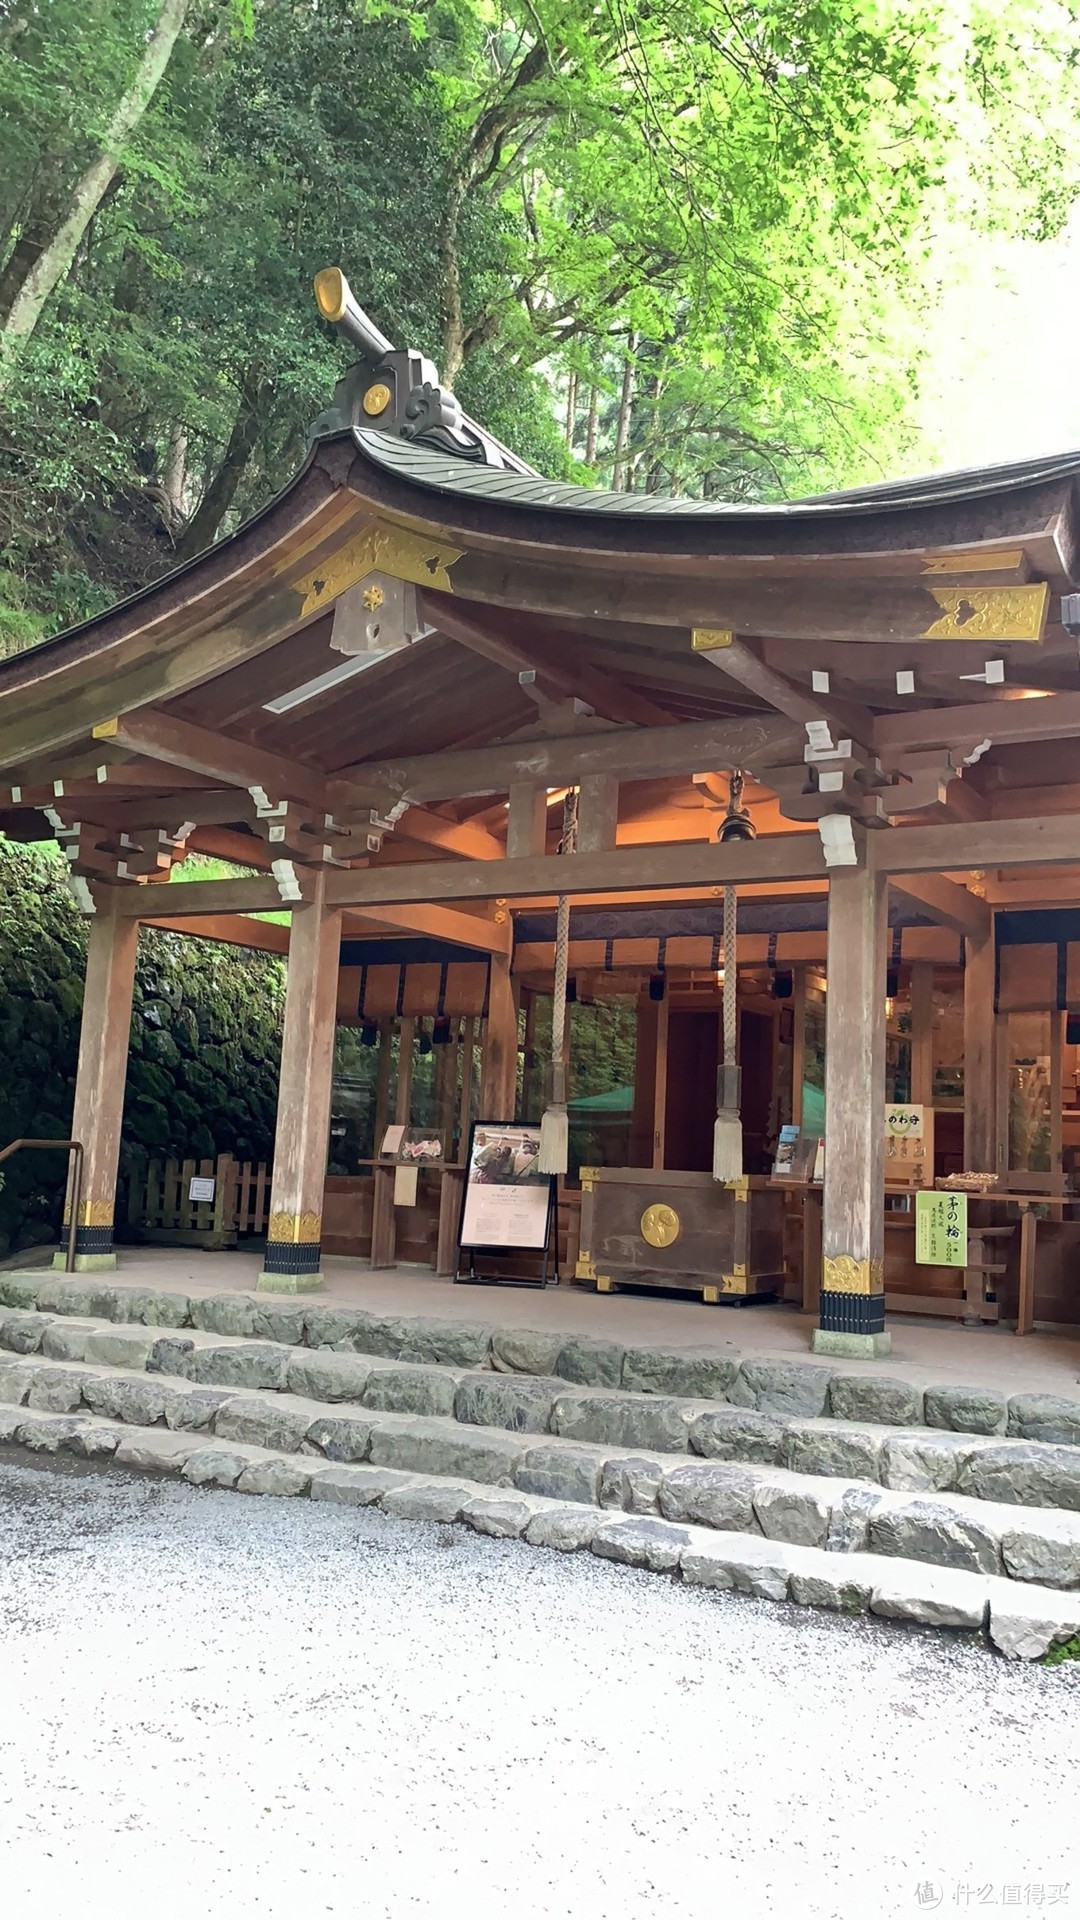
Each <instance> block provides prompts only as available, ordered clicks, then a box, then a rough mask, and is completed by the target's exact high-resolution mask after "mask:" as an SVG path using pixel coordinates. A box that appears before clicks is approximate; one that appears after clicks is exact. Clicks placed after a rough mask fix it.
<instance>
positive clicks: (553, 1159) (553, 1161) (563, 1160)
mask: <svg viewBox="0 0 1080 1920" xmlns="http://www.w3.org/2000/svg"><path fill="white" fill-rule="evenodd" d="M569 1160H570V1116H569V1114H568V1113H567V1110H566V1108H565V1107H555V1106H551V1107H545V1109H544V1114H543V1118H542V1119H541V1121H540V1151H539V1153H538V1154H537V1156H536V1170H537V1172H538V1173H565V1172H566V1169H567V1166H568V1165H569Z"/></svg>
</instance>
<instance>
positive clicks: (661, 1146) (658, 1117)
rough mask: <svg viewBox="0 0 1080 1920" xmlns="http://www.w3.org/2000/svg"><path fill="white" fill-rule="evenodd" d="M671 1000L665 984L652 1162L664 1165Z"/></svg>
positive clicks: (658, 1031)
mask: <svg viewBox="0 0 1080 1920" xmlns="http://www.w3.org/2000/svg"><path fill="white" fill-rule="evenodd" d="M670 1018H671V1000H670V998H669V996H668V993H667V988H666V984H665V990H664V997H663V999H662V1000H661V1002H660V1004H659V1006H658V1007H657V1009H656V1066H655V1072H654V1078H653V1137H652V1163H653V1166H654V1167H662V1166H663V1165H664V1154H665V1152H666V1149H667V1093H668V1023H669V1021H670Z"/></svg>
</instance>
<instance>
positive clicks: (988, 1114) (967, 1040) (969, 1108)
mask: <svg viewBox="0 0 1080 1920" xmlns="http://www.w3.org/2000/svg"><path fill="white" fill-rule="evenodd" d="M964 950H965V966H964V1170H965V1172H967V1173H994V1172H996V1171H997V1165H998V1155H997V1069H996V1065H995V1059H994V1055H995V1051H996V1049H995V1046H994V1039H995V1028H996V1019H995V1015H994V968H995V957H994V932H993V926H992V925H991V928H990V931H989V932H988V933H985V934H983V935H981V936H979V937H974V936H972V935H971V934H969V935H968V937H967V940H966V942H965V949H964Z"/></svg>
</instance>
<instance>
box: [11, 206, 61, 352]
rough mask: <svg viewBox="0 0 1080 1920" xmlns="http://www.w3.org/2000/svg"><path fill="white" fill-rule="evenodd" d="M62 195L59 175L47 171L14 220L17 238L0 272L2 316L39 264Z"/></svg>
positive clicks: (51, 230) (55, 220)
mask: <svg viewBox="0 0 1080 1920" xmlns="http://www.w3.org/2000/svg"><path fill="white" fill-rule="evenodd" d="M61 205H62V195H61V192H60V189H59V187H58V185H57V181H56V177H55V175H54V174H53V173H52V171H51V170H48V171H46V173H45V175H44V177H43V178H42V179H41V180H39V182H38V184H37V186H36V187H35V189H34V191H33V193H32V194H31V195H30V198H29V200H28V201H27V203H26V205H25V207H24V208H21V209H20V212H19V214H18V215H17V216H16V220H15V222H13V224H15V225H17V227H18V238H17V240H16V241H15V245H14V246H13V247H12V249H11V252H10V253H9V254H8V257H7V260H6V261H5V263H4V270H3V272H2V273H0V316H2V317H3V318H6V316H7V315H8V313H10V311H11V307H12V304H13V302H14V300H15V297H16V295H17V294H18V291H19V288H20V287H21V286H22V284H23V282H24V280H25V279H26V277H27V275H28V274H29V273H30V272H31V271H32V270H33V268H34V267H35V266H36V265H37V262H38V261H39V259H40V258H41V255H42V252H43V250H44V248H45V247H46V246H47V245H48V242H49V236H50V235H51V234H52V233H53V231H54V230H55V227H56V222H57V219H58V217H59V214H60V209H61Z"/></svg>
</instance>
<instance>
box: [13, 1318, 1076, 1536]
mask: <svg viewBox="0 0 1080 1920" xmlns="http://www.w3.org/2000/svg"><path fill="white" fill-rule="evenodd" d="M291 1311H293V1312H295V1311H297V1310H296V1309H291ZM327 1330H333V1329H332V1328H331V1329H327ZM0 1349H7V1350H8V1351H9V1352H15V1353H21V1354H28V1353H36V1352H41V1353H42V1354H44V1355H46V1356H48V1357H49V1358H52V1359H56V1360H69V1361H79V1360H83V1359H86V1360H88V1361H90V1362H92V1363H93V1364H95V1365H98V1366H120V1367H124V1366H127V1367H136V1368H143V1367H145V1368H146V1369H148V1370H150V1371H153V1372H161V1373H166V1374H170V1375H175V1376H178V1377H182V1378H186V1379H189V1380H193V1381H195V1382H197V1383H200V1384H202V1385H205V1386H212V1387H221V1386H225V1387H237V1388H258V1389H271V1390H275V1391H291V1392H293V1393H298V1394H299V1395H301V1396H302V1397H303V1398H305V1399H309V1400H320V1401H326V1402H328V1403H346V1402H347V1403H351V1404H353V1405H355V1406H357V1407H363V1408H364V1409H365V1410H371V1409H374V1410H376V1411H383V1412H396V1413H410V1414H417V1415H422V1416H433V1417H436V1418H445V1419H454V1420H457V1421H459V1422H460V1423H462V1424H464V1425H471V1426H481V1427H494V1428H502V1429H505V1430H506V1431H508V1432H511V1433H535V1434H551V1435H553V1436H554V1437H556V1438H558V1439H563V1440H574V1441H578V1442H582V1443H584V1444H586V1445H593V1446H607V1447H623V1448H635V1449H639V1450H644V1451H646V1452H649V1453H674V1454H691V1455H696V1456H700V1457H702V1458H705V1459H713V1460H728V1461H732V1462H737V1463H744V1464H748V1465H768V1466H777V1467H784V1468H786V1469H788V1470H789V1471H791V1472H795V1473H805V1474H818V1475H824V1476H826V1477H840V1478H844V1479H854V1480H862V1481H868V1482H870V1483H872V1484H873V1485H876V1486H884V1487H888V1488H890V1489H892V1490H894V1491H898V1492H920V1491H921V1492H933V1493H958V1494H963V1495H966V1496H969V1497H970V1498H972V1499H977V1500H979V1499H981V1500H994V1501H1003V1502H1007V1503H1012V1504H1015V1505H1018V1506H1028V1507H1053V1508H1061V1509H1064V1510H1068V1511H1073V1512H1080V1447H1067V1446H1060V1445H1055V1444H1054V1443H1053V1442H1052V1441H1050V1440H1044V1439H1031V1440H1024V1439H1009V1438H1006V1437H999V1436H995V1435H990V1436H980V1435H976V1434H971V1433H957V1432H951V1431H948V1430H946V1429H944V1428H941V1427H928V1426H925V1425H920V1426H910V1425H903V1426H891V1427H890V1426H884V1425H881V1424H879V1423H876V1422H873V1421H868V1420H862V1421H860V1420H856V1419H848V1420H840V1419H837V1418H835V1417H833V1416H831V1415H827V1414H822V1415H819V1416H816V1417H814V1416H805V1417H803V1416H798V1415H792V1414H789V1415H784V1414H780V1413H775V1412H769V1411H762V1410H760V1409H759V1408H755V1407H749V1406H736V1405H732V1404H730V1403H727V1404H720V1403H718V1402H716V1401H714V1400H709V1399H704V1398H697V1399H680V1398H677V1397H675V1396H673V1395H665V1394H659V1393H643V1392H632V1391H627V1390H625V1389H621V1390H618V1391H616V1390H614V1389H611V1388H604V1387H589V1386H583V1385H572V1384H571V1383H569V1382H568V1381H567V1380H565V1379H561V1378H555V1377H551V1378H543V1377H541V1376H538V1375H534V1374H527V1373H509V1372H500V1371H495V1370H494V1369H492V1368H486V1369H482V1368H475V1369H469V1368H466V1367H464V1366H456V1367H455V1366H452V1365H450V1364H449V1362H447V1361H442V1362H435V1361H421V1360H413V1361H400V1360H398V1361H395V1360H393V1359H389V1358H386V1357H383V1356H380V1355H377V1354H371V1353H357V1352H354V1351H352V1350H345V1351H339V1350H338V1349H335V1348H330V1347H319V1348H315V1349H312V1348H311V1347H309V1346H306V1345H299V1344H294V1345H286V1344H283V1343H280V1342H274V1341H272V1340H270V1339H269V1338H268V1337H265V1336H264V1337H261V1338H256V1339H249V1338H246V1337H243V1336H239V1335H230V1334H221V1333H215V1332H210V1331H207V1330H205V1329H202V1328H190V1329H188V1328H177V1329H168V1330H166V1331H164V1332H163V1331H162V1329H161V1328H160V1327H157V1326H146V1325H145V1324H141V1323H131V1322H127V1323H117V1322H113V1321H109V1320H101V1319H98V1320H89V1319H84V1320H75V1319H71V1318H67V1317H65V1316H62V1315H51V1314H42V1313H39V1312H33V1311H29V1310H26V1309H9V1310H8V1312H7V1313H5V1314H2V1315H0Z"/></svg>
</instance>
